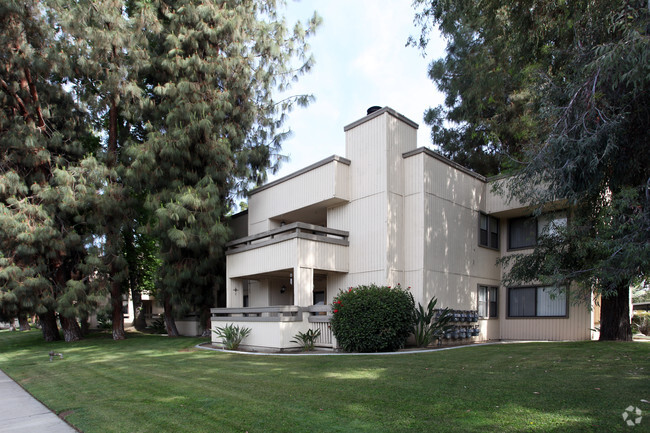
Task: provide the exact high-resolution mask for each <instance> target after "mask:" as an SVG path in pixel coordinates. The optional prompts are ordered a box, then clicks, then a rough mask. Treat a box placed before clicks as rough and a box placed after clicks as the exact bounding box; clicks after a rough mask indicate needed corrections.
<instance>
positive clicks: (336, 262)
mask: <svg viewBox="0 0 650 433" xmlns="http://www.w3.org/2000/svg"><path fill="white" fill-rule="evenodd" d="M348 236H349V232H346V231H343V230H336V229H331V228H327V227H321V226H317V225H313V224H306V223H302V222H295V223H291V224H287V225H284V226H282V227H279V228H276V229H273V230H269V231H266V232H263V233H259V234H256V235H252V236H247V237H244V238H240V239H236V240H234V241H232V242H229V243H227V244H226V248H227V250H226V256H227V263H228V264H227V268H228V269H227V273H228V278H237V277H246V276H250V275H257V274H264V273H269V272H275V271H277V270H281V269H293V268H295V267H303V268H312V269H320V270H324V271H334V272H347V271H348V245H349V242H348Z"/></svg>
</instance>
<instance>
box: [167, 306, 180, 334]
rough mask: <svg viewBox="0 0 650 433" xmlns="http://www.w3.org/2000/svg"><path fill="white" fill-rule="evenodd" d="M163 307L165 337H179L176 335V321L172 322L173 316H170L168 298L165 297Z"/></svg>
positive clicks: (170, 309)
mask: <svg viewBox="0 0 650 433" xmlns="http://www.w3.org/2000/svg"><path fill="white" fill-rule="evenodd" d="M164 307H165V311H164V317H165V327H166V328H167V335H168V336H169V337H178V336H180V334H179V333H178V329H177V328H176V321H175V320H174V315H173V314H172V304H171V302H169V298H168V297H165V303H164Z"/></svg>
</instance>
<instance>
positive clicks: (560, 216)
mask: <svg viewBox="0 0 650 433" xmlns="http://www.w3.org/2000/svg"><path fill="white" fill-rule="evenodd" d="M566 224H567V217H566V212H564V211H560V212H549V213H545V214H542V215H540V217H539V218H535V217H523V218H512V219H511V220H509V221H508V249H510V250H516V249H520V248H532V247H534V246H535V245H537V238H538V236H540V235H542V234H547V235H548V234H553V233H555V232H556V231H557V230H558V229H559V228H560V227H563V226H566Z"/></svg>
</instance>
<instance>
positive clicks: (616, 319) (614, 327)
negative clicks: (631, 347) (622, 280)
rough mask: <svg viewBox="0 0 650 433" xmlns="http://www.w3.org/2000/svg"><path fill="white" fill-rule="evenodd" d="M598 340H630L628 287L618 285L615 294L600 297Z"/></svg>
mask: <svg viewBox="0 0 650 433" xmlns="http://www.w3.org/2000/svg"><path fill="white" fill-rule="evenodd" d="M599 340H600V341H606V340H619V341H631V340H632V327H631V326H630V289H629V288H628V287H619V288H618V290H617V292H616V295H613V296H609V297H607V298H605V297H603V298H601V300H600V338H599Z"/></svg>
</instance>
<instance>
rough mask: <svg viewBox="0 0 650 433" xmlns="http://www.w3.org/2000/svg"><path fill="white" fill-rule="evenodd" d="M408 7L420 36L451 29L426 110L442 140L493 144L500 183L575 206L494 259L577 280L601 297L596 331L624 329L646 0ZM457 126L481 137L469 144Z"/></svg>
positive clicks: (636, 251)
mask: <svg viewBox="0 0 650 433" xmlns="http://www.w3.org/2000/svg"><path fill="white" fill-rule="evenodd" d="M416 7H418V9H419V10H418V13H417V19H418V20H419V22H420V24H421V25H422V29H423V33H422V36H421V37H420V39H419V44H420V45H421V46H426V43H427V34H428V31H430V30H431V28H432V25H434V24H437V25H439V26H440V28H441V30H442V32H443V34H445V36H447V37H448V38H449V44H448V56H447V58H446V59H445V60H441V61H438V62H436V63H434V64H433V66H432V73H431V75H432V78H434V80H436V83H438V85H439V86H440V88H441V89H442V90H443V91H444V92H446V94H447V101H446V105H447V109H443V108H439V109H438V110H437V113H438V114H440V116H438V117H436V121H435V122H434V137H438V138H440V137H442V144H441V146H442V151H443V153H444V154H446V155H447V156H450V157H451V158H452V159H454V160H456V161H457V162H460V163H464V161H463V160H462V155H461V157H460V158H459V157H457V156H456V155H455V154H454V151H453V150H454V146H465V147H464V149H465V150H466V151H467V153H468V154H469V155H471V156H473V157H477V158H481V159H482V157H483V154H484V153H485V152H486V151H488V152H489V150H490V149H496V150H497V151H498V154H499V155H503V156H505V157H507V158H509V160H510V161H512V162H513V164H509V166H510V167H512V168H516V169H517V170H516V175H515V176H511V177H509V178H506V179H505V180H503V181H502V182H501V184H500V188H501V190H502V192H504V193H507V194H508V196H509V198H510V199H518V200H520V201H521V202H522V203H525V204H527V205H530V206H531V207H532V208H533V209H535V210H536V213H537V214H539V213H540V212H542V211H543V210H545V204H546V203H549V202H551V201H556V200H558V199H564V200H565V203H566V205H568V206H569V207H570V208H571V210H572V213H571V215H570V218H569V222H570V224H569V225H568V227H567V228H566V229H563V230H558V231H557V232H556V233H555V234H554V235H553V236H542V237H541V238H540V240H539V242H538V246H537V248H535V251H534V253H533V254H532V255H530V256H524V255H514V256H512V257H510V258H507V259H505V260H504V261H503V263H504V264H512V265H513V266H512V268H511V271H510V272H509V274H508V276H507V278H506V281H505V282H506V283H513V282H515V281H516V282H528V281H534V280H542V281H544V282H548V283H553V284H565V283H566V282H568V281H576V282H578V283H581V284H580V285H579V290H577V291H574V294H576V295H577V296H578V299H581V300H589V298H590V296H591V290H594V292H595V293H594V294H595V295H596V296H598V295H601V296H602V300H601V307H602V308H601V327H600V330H601V334H600V335H601V339H630V338H631V334H630V324H629V307H628V305H629V287H630V286H631V285H633V284H635V283H636V282H638V281H640V280H642V279H643V278H645V277H647V275H648V272H649V271H650V268H649V264H650V260H649V258H650V242H649V239H650V139H649V138H650V135H649V129H648V127H647V125H648V124H649V123H650V111H649V108H648V107H649V106H650V94H649V93H648V86H649V85H650V33H649V32H650V25H649V22H650V10H649V8H648V5H647V2H644V1H642V0H629V1H628V0H616V1H611V0H578V1H572V2H546V3H544V2H542V3H540V2H536V1H533V0H526V1H520V2H514V3H508V4H504V3H503V2H499V1H496V0H488V1H485V2H481V3H480V4H479V3H472V2H462V1H450V2H447V1H437V0H436V1H425V0H421V1H417V2H416ZM445 120H446V121H451V122H453V123H452V124H451V126H450V127H448V128H447V127H446V126H445V125H444V124H443V122H444V121H445ZM436 128H437V129H436ZM466 131H470V133H471V134H470V136H471V137H470V138H474V137H476V136H480V134H478V133H476V134H475V131H482V132H484V135H483V136H485V137H488V139H487V140H483V141H479V146H478V147H476V146H475V143H473V142H472V140H470V139H466V140H463V137H464V136H463V134H461V133H464V132H466ZM436 134H437V135H436ZM449 137H451V138H449ZM465 138H467V137H465ZM513 146H514V147H513ZM501 161H503V158H501ZM470 166H471V164H470ZM505 167H506V166H504V165H503V164H501V166H500V167H499V168H498V169H499V170H501V171H503V169H504V168H505ZM474 168H476V167H475V166H474ZM488 171H491V170H488ZM497 171H498V170H497ZM540 186H543V187H540Z"/></svg>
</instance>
